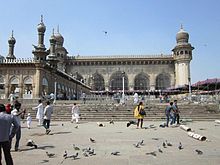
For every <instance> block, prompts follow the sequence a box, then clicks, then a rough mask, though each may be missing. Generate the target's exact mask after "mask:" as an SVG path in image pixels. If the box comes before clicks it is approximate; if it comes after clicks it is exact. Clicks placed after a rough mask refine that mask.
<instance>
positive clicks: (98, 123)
mask: <svg viewBox="0 0 220 165" xmlns="http://www.w3.org/2000/svg"><path fill="white" fill-rule="evenodd" d="M97 125H98V126H99V127H104V126H105V125H104V124H102V123H100V122H97Z"/></svg>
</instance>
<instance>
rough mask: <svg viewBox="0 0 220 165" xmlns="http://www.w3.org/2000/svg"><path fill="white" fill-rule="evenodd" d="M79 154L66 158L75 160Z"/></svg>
mask: <svg viewBox="0 0 220 165" xmlns="http://www.w3.org/2000/svg"><path fill="white" fill-rule="evenodd" d="M78 155H79V153H78V152H77V153H76V154H75V155H70V156H67V157H66V158H73V159H74V160H75V159H76V158H77V157H78Z"/></svg>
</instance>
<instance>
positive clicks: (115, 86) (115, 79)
mask: <svg viewBox="0 0 220 165" xmlns="http://www.w3.org/2000/svg"><path fill="white" fill-rule="evenodd" d="M123 77H124V89H125V90H128V77H127V75H126V74H125V73H124V72H122V71H117V72H115V73H113V74H112V76H111V77H110V81H109V87H110V90H123Z"/></svg>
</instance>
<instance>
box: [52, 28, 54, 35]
mask: <svg viewBox="0 0 220 165" xmlns="http://www.w3.org/2000/svg"><path fill="white" fill-rule="evenodd" d="M52 35H53V36H54V28H53V31H52Z"/></svg>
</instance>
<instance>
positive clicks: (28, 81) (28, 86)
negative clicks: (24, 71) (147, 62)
mask: <svg viewBox="0 0 220 165" xmlns="http://www.w3.org/2000/svg"><path fill="white" fill-rule="evenodd" d="M23 82H24V89H23V94H32V90H33V89H32V84H33V78H32V77H30V76H27V77H25V78H24V80H23Z"/></svg>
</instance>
